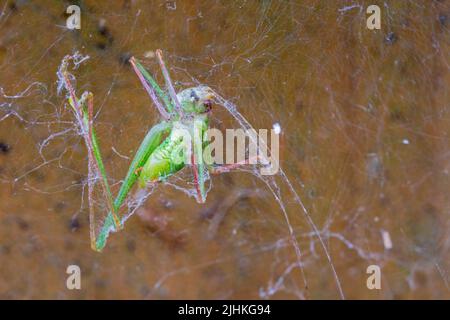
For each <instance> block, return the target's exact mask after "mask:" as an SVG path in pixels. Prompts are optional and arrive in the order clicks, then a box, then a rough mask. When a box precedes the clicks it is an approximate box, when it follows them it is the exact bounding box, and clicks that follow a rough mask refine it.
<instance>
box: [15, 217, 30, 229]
mask: <svg viewBox="0 0 450 320" xmlns="http://www.w3.org/2000/svg"><path fill="white" fill-rule="evenodd" d="M16 222H17V225H18V226H19V229H20V230H22V231H27V230H28V229H29V228H30V225H29V223H28V222H27V221H26V220H24V219H23V218H21V217H18V218H17V220H16Z"/></svg>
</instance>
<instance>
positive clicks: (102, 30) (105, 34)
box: [98, 20, 114, 44]
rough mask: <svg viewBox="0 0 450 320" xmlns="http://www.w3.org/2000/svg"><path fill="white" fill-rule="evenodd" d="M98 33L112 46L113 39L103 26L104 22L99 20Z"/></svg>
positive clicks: (104, 25)
mask: <svg viewBox="0 0 450 320" xmlns="http://www.w3.org/2000/svg"><path fill="white" fill-rule="evenodd" d="M98 33H99V34H100V35H101V36H102V37H104V38H105V39H106V40H107V41H108V43H109V44H112V43H113V41H114V37H113V35H112V34H111V32H110V31H109V29H108V27H107V26H106V24H105V21H104V20H101V21H100V22H99V24H98Z"/></svg>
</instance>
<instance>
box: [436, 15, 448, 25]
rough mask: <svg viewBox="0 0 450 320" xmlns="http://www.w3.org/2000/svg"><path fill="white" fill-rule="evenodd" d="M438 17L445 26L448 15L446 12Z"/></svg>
mask: <svg viewBox="0 0 450 320" xmlns="http://www.w3.org/2000/svg"><path fill="white" fill-rule="evenodd" d="M438 19H439V22H440V23H441V25H442V26H443V27H446V26H447V21H448V17H447V15H446V14H440V15H439V18H438Z"/></svg>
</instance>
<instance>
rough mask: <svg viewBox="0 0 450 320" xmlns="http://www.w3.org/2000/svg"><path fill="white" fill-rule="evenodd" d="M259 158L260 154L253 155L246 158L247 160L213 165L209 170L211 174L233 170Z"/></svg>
mask: <svg viewBox="0 0 450 320" xmlns="http://www.w3.org/2000/svg"><path fill="white" fill-rule="evenodd" d="M258 159H259V157H258V156H254V157H251V158H250V159H246V160H243V161H239V162H236V163H232V164H222V165H211V166H210V167H209V172H210V173H211V174H222V173H227V172H231V171H233V170H235V169H238V168H240V167H243V166H246V165H250V164H252V163H254V162H256V161H257V160H258Z"/></svg>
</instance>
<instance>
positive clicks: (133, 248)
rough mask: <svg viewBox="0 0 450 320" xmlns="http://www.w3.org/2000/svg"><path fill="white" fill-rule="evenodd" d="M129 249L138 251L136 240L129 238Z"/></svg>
mask: <svg viewBox="0 0 450 320" xmlns="http://www.w3.org/2000/svg"><path fill="white" fill-rule="evenodd" d="M127 249H128V251H129V252H134V251H136V242H135V241H134V240H128V241H127Z"/></svg>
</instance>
